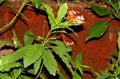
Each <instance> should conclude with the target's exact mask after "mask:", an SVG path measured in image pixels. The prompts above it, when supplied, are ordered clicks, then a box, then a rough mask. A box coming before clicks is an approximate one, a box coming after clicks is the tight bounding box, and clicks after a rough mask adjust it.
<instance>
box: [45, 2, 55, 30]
mask: <svg viewBox="0 0 120 79" xmlns="http://www.w3.org/2000/svg"><path fill="white" fill-rule="evenodd" d="M43 6H44V7H45V11H46V13H47V14H48V19H49V22H50V25H51V28H52V27H54V25H55V24H56V21H55V17H54V12H53V10H52V8H51V7H50V6H49V5H46V4H43Z"/></svg>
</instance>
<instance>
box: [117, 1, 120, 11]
mask: <svg viewBox="0 0 120 79" xmlns="http://www.w3.org/2000/svg"><path fill="white" fill-rule="evenodd" d="M117 4H118V8H119V10H120V0H117Z"/></svg>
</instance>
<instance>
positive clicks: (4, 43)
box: [0, 41, 13, 46]
mask: <svg viewBox="0 0 120 79" xmlns="http://www.w3.org/2000/svg"><path fill="white" fill-rule="evenodd" d="M0 45H11V46H13V43H12V42H9V41H2V42H0Z"/></svg>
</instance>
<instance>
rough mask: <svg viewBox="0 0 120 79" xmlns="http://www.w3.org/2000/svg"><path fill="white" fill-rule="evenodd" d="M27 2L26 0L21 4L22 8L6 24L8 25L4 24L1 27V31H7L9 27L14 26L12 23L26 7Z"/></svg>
mask: <svg viewBox="0 0 120 79" xmlns="http://www.w3.org/2000/svg"><path fill="white" fill-rule="evenodd" d="M26 2H27V0H24V1H23V2H22V5H21V7H20V9H19V10H18V12H17V14H16V15H15V16H14V17H13V19H12V20H11V21H10V22H9V23H8V24H6V25H5V26H3V27H2V28H0V33H3V30H4V31H6V30H7V29H9V28H11V27H12V25H13V24H14V22H15V21H16V19H17V17H18V16H19V15H20V13H21V11H22V10H23V8H24V7H25V5H26Z"/></svg>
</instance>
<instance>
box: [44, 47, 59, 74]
mask: <svg viewBox="0 0 120 79" xmlns="http://www.w3.org/2000/svg"><path fill="white" fill-rule="evenodd" d="M43 52H44V53H43V55H42V57H43V64H44V66H45V67H46V68H47V70H48V72H49V73H50V74H51V75H53V76H55V75H56V71H57V62H56V60H55V58H54V56H53V54H52V52H51V51H50V50H48V49H44V51H43Z"/></svg>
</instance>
